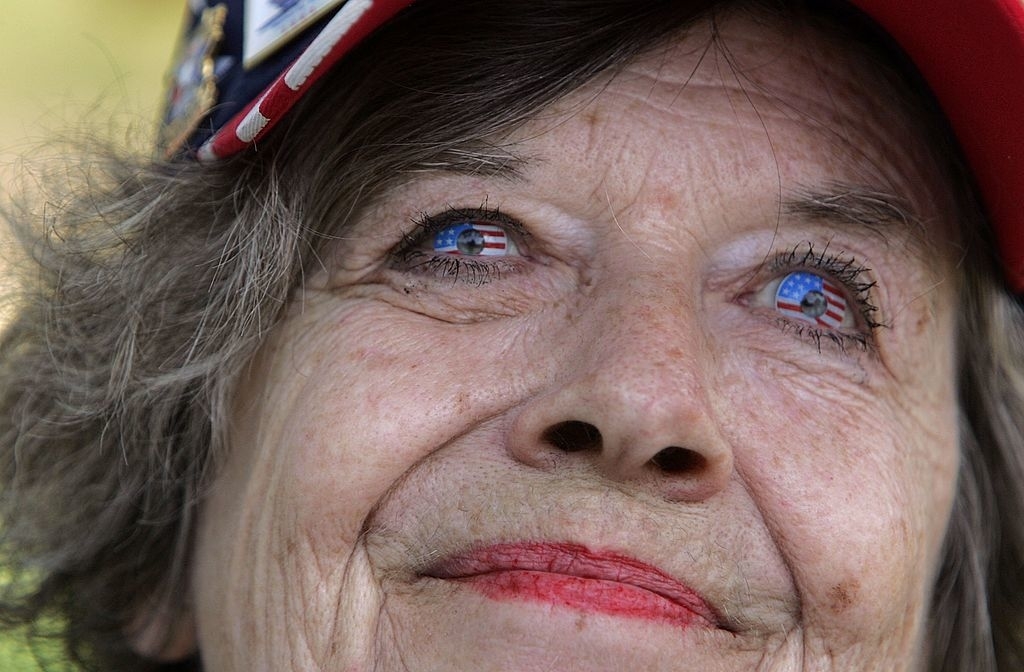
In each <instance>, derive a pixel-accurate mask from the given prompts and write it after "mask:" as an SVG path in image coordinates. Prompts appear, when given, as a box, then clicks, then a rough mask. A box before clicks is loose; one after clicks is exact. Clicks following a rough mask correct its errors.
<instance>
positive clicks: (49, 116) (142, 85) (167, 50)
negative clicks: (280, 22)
mask: <svg viewBox="0 0 1024 672" xmlns="http://www.w3.org/2000/svg"><path fill="white" fill-rule="evenodd" d="M184 10H185V0H3V4H2V8H0V186H2V189H0V198H5V197H6V194H8V193H9V192H10V190H11V189H12V188H13V187H12V185H14V184H16V183H17V182H18V181H19V178H20V177H21V176H23V175H25V174H26V170H27V168H26V162H28V163H29V164H31V163H32V162H37V161H40V160H42V159H43V158H45V160H47V161H52V160H58V161H59V158H56V159H54V158H53V157H52V156H51V154H52V151H51V150H47V149H46V148H45V147H46V145H45V143H46V141H47V139H49V138H53V137H55V136H57V135H59V134H61V133H63V132H64V131H65V130H67V129H70V130H71V132H73V133H81V132H83V131H85V132H89V131H88V130H87V129H95V134H96V135H98V136H100V137H104V138H114V139H116V140H118V141H124V142H129V143H130V145H131V146H132V147H135V148H139V149H140V150H141V149H143V148H145V147H146V146H147V143H148V142H150V141H151V138H152V137H153V133H154V131H155V128H156V122H157V115H158V110H159V107H160V106H159V101H160V96H161V91H162V89H163V81H164V76H165V73H166V71H167V69H168V66H169V63H170V57H171V52H172V50H173V46H174V43H175V41H176V38H177V34H178V29H179V27H180V25H181V21H182V17H183V16H184ZM52 146H53V145H51V147H52ZM0 245H4V247H5V249H9V245H8V244H7V243H6V242H5V241H4V238H3V237H2V236H0ZM6 257H7V255H6V254H3V255H0V259H3V258H6ZM0 277H3V269H2V267H0ZM2 580H3V575H2V573H0V581H2ZM0 670H3V671H4V672H36V670H38V667H37V665H36V663H35V661H34V658H33V656H32V655H31V654H30V653H29V652H28V649H27V647H26V646H25V643H24V641H23V640H21V639H20V637H19V636H18V634H17V633H3V634H0Z"/></svg>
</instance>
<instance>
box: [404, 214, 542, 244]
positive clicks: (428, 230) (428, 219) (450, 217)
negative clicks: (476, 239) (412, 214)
mask: <svg viewBox="0 0 1024 672" xmlns="http://www.w3.org/2000/svg"><path fill="white" fill-rule="evenodd" d="M461 222H471V223H476V224H492V225H498V226H502V227H505V228H506V229H508V230H509V232H511V233H513V234H515V235H516V236H518V237H520V238H521V239H524V240H526V239H528V238H529V237H530V231H529V230H528V229H527V228H526V226H525V225H524V224H523V223H522V222H520V221H519V220H518V219H516V218H515V217H512V216H510V215H507V214H505V212H503V211H501V210H499V209H498V208H491V207H487V206H480V207H478V208H454V207H449V208H447V209H445V210H443V211H441V212H438V213H433V214H431V213H429V212H421V213H420V214H419V215H418V216H417V217H416V218H415V219H414V223H415V224H416V228H415V230H414V231H413V232H411V233H410V234H409V237H412V238H427V237H429V236H430V235H432V234H435V233H437V232H438V231H440V230H442V229H444V228H445V227H448V226H452V225H453V224H458V223H461Z"/></svg>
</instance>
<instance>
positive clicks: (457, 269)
mask: <svg viewBox="0 0 1024 672" xmlns="http://www.w3.org/2000/svg"><path fill="white" fill-rule="evenodd" d="M465 221H470V222H474V223H477V224H497V225H500V226H502V227H505V228H507V229H509V231H510V232H511V233H512V235H513V236H515V237H517V238H519V239H520V240H523V239H525V238H528V237H529V234H528V233H527V231H526V230H525V229H524V228H523V226H522V225H521V224H520V223H519V222H517V221H516V220H515V219H513V218H511V217H509V216H508V215H506V214H504V213H503V212H501V211H499V210H498V209H497V208H489V207H487V205H486V204H484V205H481V206H480V207H479V208H472V209H460V208H448V209H447V210H444V211H443V212H440V213H438V214H434V215H431V214H428V213H426V212H422V213H420V214H419V215H418V216H417V217H416V218H415V219H414V220H413V223H414V224H415V226H416V228H415V229H414V230H413V231H412V232H410V233H406V234H405V236H404V237H403V241H402V244H401V246H400V247H399V248H398V251H397V252H396V255H395V256H396V258H397V259H398V261H399V263H400V264H402V266H403V267H404V268H405V269H406V270H409V271H418V272H421V273H425V274H426V275H429V276H433V277H437V278H442V279H450V280H451V281H452V282H467V283H469V284H471V285H474V286H478V287H479V286H481V285H486V284H487V283H489V282H492V281H495V280H499V279H500V278H501V275H502V273H506V272H514V271H516V270H518V263H517V262H516V261H513V259H516V260H521V259H522V257H494V258H491V259H487V260H483V259H477V258H473V257H462V256H453V255H448V254H432V253H430V252H429V251H426V250H423V249H421V248H422V246H423V244H424V243H425V242H426V241H428V240H430V239H431V238H432V237H433V236H435V235H437V234H438V233H439V232H440V231H442V230H443V229H445V228H447V227H449V226H452V225H453V224H458V223H460V222H465Z"/></svg>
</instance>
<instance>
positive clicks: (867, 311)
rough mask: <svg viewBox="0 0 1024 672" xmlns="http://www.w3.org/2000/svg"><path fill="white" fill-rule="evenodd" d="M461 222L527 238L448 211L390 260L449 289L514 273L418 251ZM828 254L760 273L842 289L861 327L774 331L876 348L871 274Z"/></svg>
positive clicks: (483, 212)
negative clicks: (800, 275)
mask: <svg viewBox="0 0 1024 672" xmlns="http://www.w3.org/2000/svg"><path fill="white" fill-rule="evenodd" d="M464 221H470V222H474V223H479V224H497V225H500V226H502V227H505V228H506V229H508V230H509V232H510V233H511V234H512V235H513V236H514V237H515V238H517V239H518V240H519V241H524V240H526V239H528V238H529V233H528V232H527V231H526V229H525V228H524V227H523V226H522V225H521V224H520V223H519V222H518V221H516V220H515V219H513V218H511V217H509V216H507V215H505V214H504V213H502V212H501V211H499V210H498V209H497V208H490V207H488V206H487V205H486V204H483V205H481V206H480V207H479V208H469V209H462V208H448V209H446V210H444V211H442V212H440V213H437V214H433V215H432V214H429V213H426V212H422V213H420V214H419V215H418V216H417V217H416V218H415V219H414V220H413V222H414V224H415V229H414V230H413V231H412V232H409V233H406V234H405V235H404V237H403V241H402V243H401V245H400V246H399V248H398V250H397V251H396V253H395V258H396V259H397V261H398V263H399V264H400V265H401V266H402V267H403V269H404V270H406V271H417V272H420V273H423V274H425V275H428V276H432V277H436V278H442V279H450V280H451V281H452V282H453V283H455V282H466V283H469V284H471V285H474V286H478V287H479V286H482V285H485V284H487V283H489V282H492V281H495V280H499V279H500V278H501V276H502V274H503V273H506V272H515V271H517V270H519V268H520V266H519V262H520V261H521V260H522V259H523V257H522V256H517V257H493V258H481V259H478V258H473V257H464V256H454V255H448V254H433V253H431V252H430V251H428V250H425V249H423V247H424V244H425V243H426V241H429V240H431V239H432V238H433V237H434V236H436V235H437V234H438V233H439V232H440V231H442V230H443V229H445V228H446V227H449V226H452V225H453V224H457V223H460V222H464ZM828 248H829V246H828V245H825V247H824V248H823V249H821V250H820V251H818V250H817V249H815V247H814V245H813V244H812V243H810V242H804V243H801V244H799V245H797V246H795V247H793V248H792V249H791V250H789V251H788V252H779V253H776V254H775V255H774V256H772V257H771V258H770V259H769V260H768V261H767V263H766V265H765V266H764V267H763V268H766V270H767V271H768V273H769V275H770V277H769V279H768V280H767V281H766V282H771V281H772V280H776V279H779V280H781V279H782V278H783V277H785V274H787V273H793V272H796V271H801V270H805V271H813V272H815V273H819V274H821V275H822V276H826V277H828V278H830V279H832V280H834V281H836V282H838V283H839V284H840V285H841V286H842V287H843V288H845V290H846V292H847V294H848V296H849V298H851V299H852V300H853V303H854V305H855V306H856V310H857V314H858V316H859V320H858V321H859V322H860V323H861V324H860V325H859V327H860V328H859V329H858V330H857V331H856V332H848V331H838V330H832V329H822V328H818V327H815V326H813V325H811V324H809V323H799V322H796V321H794V320H790V319H787V318H785V317H782V316H778V320H777V322H778V325H779V327H780V328H781V329H782V330H783V331H785V332H788V333H792V334H794V335H796V336H797V337H799V338H802V339H805V340H809V341H811V342H812V343H813V344H814V345H815V346H816V347H817V348H818V350H819V351H820V350H821V347H822V342H823V341H828V342H831V343H833V344H834V345H835V346H836V347H838V348H839V349H840V350H841V351H843V352H845V351H846V350H847V348H848V347H851V346H852V347H856V348H858V349H861V350H872V349H874V347H875V340H874V334H875V332H876V331H877V330H878V329H880V328H883V327H886V326H887V325H885V324H883V323H881V322H879V321H878V320H877V319H876V315H877V313H878V307H877V306H875V305H874V304H873V303H872V301H871V296H872V293H873V290H874V288H875V286H876V282H875V281H874V280H870V279H868V278H869V277H870V275H869V274H870V272H871V269H869V268H867V267H865V266H863V265H862V264H860V263H859V262H858V261H857V260H856V259H855V258H854V257H852V256H848V255H845V254H833V253H831V252H829V249H828Z"/></svg>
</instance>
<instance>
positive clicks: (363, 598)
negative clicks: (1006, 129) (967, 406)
mask: <svg viewBox="0 0 1024 672" xmlns="http://www.w3.org/2000/svg"><path fill="white" fill-rule="evenodd" d="M718 31H719V32H720V38H719V41H718V42H717V43H714V44H711V43H710V38H709V35H710V34H711V29H710V27H709V26H708V25H706V24H700V25H698V26H697V27H696V28H694V29H693V30H691V31H690V32H689V36H688V37H686V38H684V39H680V40H679V41H677V42H676V43H675V44H674V45H672V46H671V48H668V49H662V50H659V51H657V52H656V53H653V54H651V55H648V56H646V57H644V58H641V59H639V60H637V61H635V62H634V63H632V64H631V65H630V66H629V67H628V68H626V69H625V70H624V71H623V72H621V73H619V74H618V75H617V76H615V77H613V78H612V77H608V78H604V79H602V80H600V81H597V82H594V83H593V84H591V85H588V86H587V87H585V88H584V89H582V90H580V91H577V92H576V93H575V94H573V95H571V96H569V97H568V98H566V99H563V100H562V101H561V102H560V103H559V104H558V105H556V107H555V109H549V110H546V111H545V112H544V113H542V114H540V115H539V116H538V117H537V118H536V119H535V120H534V121H533V122H531V123H530V124H528V125H527V126H525V127H523V128H521V129H519V130H518V131H517V132H516V133H515V135H514V137H511V138H504V139H502V142H504V143H506V144H507V146H508V147H509V148H510V149H511V151H512V152H513V153H514V154H515V155H517V156H518V157H520V158H521V159H522V161H521V162H520V163H517V164H516V165H515V166H514V167H509V168H507V169H504V170H501V171H495V172H494V173H493V174H466V173H464V172H461V173H460V172H445V171H443V170H439V171H438V172H436V173H433V174H423V175H422V176H420V177H416V178H415V179H413V180H412V181H411V182H410V183H408V184H407V185H405V186H403V187H402V188H400V189H396V190H394V191H393V192H392V193H390V194H388V195H387V196H386V197H385V198H383V199H382V200H379V201H378V202H376V203H375V204H374V206H373V207H372V208H371V209H369V210H367V211H366V212H363V213H362V214H361V215H360V217H359V219H358V222H356V223H355V224H354V225H353V226H352V227H351V228H350V229H348V230H346V232H345V235H344V236H343V237H342V238H341V239H340V240H338V241H337V242H336V244H335V245H334V247H333V248H331V249H330V250H329V254H328V255H327V256H325V258H324V267H325V270H324V272H323V273H322V274H320V275H319V276H317V277H315V278H311V279H309V281H308V283H307V285H306V286H305V287H304V288H303V289H302V290H301V291H299V292H297V293H296V295H295V297H294V300H293V303H292V305H291V307H290V310H289V314H288V316H287V319H286V320H285V321H284V323H283V324H282V325H281V326H280V328H279V329H277V331H276V332H275V333H273V334H272V335H271V337H270V338H269V341H268V343H267V345H266V347H265V348H264V350H263V351H262V353H261V355H260V357H259V358H258V359H257V361H256V362H255V363H254V365H253V367H252V369H251V372H250V375H249V378H248V379H247V380H246V381H245V383H244V385H243V388H244V393H243V395H242V397H241V398H240V399H238V400H237V404H236V407H235V417H234V419H233V424H232V428H231V437H230V439H231V440H230V443H231V451H230V454H229V456H228V459H227V462H226V464H225V466H224V469H223V471H222V473H221V474H220V475H219V478H218V480H217V481H216V483H215V487H214V490H213V493H212V495H211V497H210V498H209V500H208V501H207V502H206V504H205V506H204V507H203V510H202V512H201V529H200V534H199V537H198V544H197V550H196V556H195V573H194V577H193V578H194V597H195V605H196V618H197V624H198V625H197V631H198V646H199V648H200V650H201V652H202V655H203V658H204V661H205V663H206V665H207V669H210V670H218V671H220V670H339V671H341V670H345V671H357V670H358V671H364V670H365V671H368V670H403V671H404V670H410V671H419V670H429V671H436V670H481V671H482V670H516V671H524V670H551V669H558V670H623V669H636V670H679V669H687V670H704V671H710V672H713V671H718V670H752V669H764V670H769V669H770V670H797V669H799V670H843V671H849V670H880V669H886V670H901V669H914V668H915V667H917V666H918V665H920V663H921V659H920V656H921V652H922V650H923V646H924V643H925V641H924V640H925V631H926V627H925V626H926V622H925V621H926V617H927V612H928V595H929V592H930V586H931V582H932V579H933V578H934V573H935V571H936V568H937V566H938V563H939V559H940V552H941V546H942V540H943V534H944V531H945V527H946V523H947V520H948V517H949V509H950V505H951V500H952V497H953V491H954V484H955V479H956V469H957V463H958V452H957V451H958V448H957V440H956V437H957V420H956V416H957V414H956V407H955V394H954V363H953V361H954V350H953V331H954V318H953V314H954V313H953V309H952V302H953V296H954V293H955V287H954V284H955V283H954V281H953V280H952V278H953V273H952V270H951V269H952V267H953V262H952V260H953V259H954V251H953V249H954V246H953V242H952V240H951V235H950V234H949V231H951V230H952V229H953V228H954V223H953V221H951V220H952V219H953V216H952V215H951V214H950V213H951V212H953V209H952V205H951V204H950V203H949V199H948V197H947V196H945V195H944V194H945V192H946V191H947V190H946V189H944V188H943V179H944V178H943V177H942V176H941V173H940V172H939V170H938V168H936V165H937V162H936V161H935V160H933V158H932V157H931V155H930V154H929V153H928V151H927V150H926V148H925V147H924V142H923V140H922V139H921V137H920V134H919V131H917V130H916V128H917V127H916V126H915V124H914V120H913V119H912V118H910V116H909V114H908V113H907V112H905V111H904V110H903V109H902V108H901V107H900V104H899V103H898V102H897V98H896V97H895V96H894V95H893V92H892V91H891V90H890V89H889V88H888V86H887V85H886V84H885V83H883V81H882V80H881V79H879V78H877V76H876V75H875V73H874V71H873V70H872V68H871V66H870V65H869V64H867V63H866V62H865V61H864V60H863V59H862V58H860V57H858V56H853V55H850V53H849V51H850V48H849V47H848V46H836V45H835V44H834V43H832V42H830V41H829V40H827V39H825V38H823V37H816V36H815V34H814V33H813V32H812V31H811V29H810V28H807V27H804V28H797V27H793V26H788V27H782V26H780V25H777V24H776V23H774V22H771V21H765V20H763V19H762V20H757V21H755V20H753V19H751V18H749V17H746V18H745V17H741V16H738V15H736V16H732V17H725V18H722V19H721V20H720V24H719V25H718ZM449 249H454V250H456V251H459V252H460V254H452V253H450V252H449V251H448V250H449Z"/></svg>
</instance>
